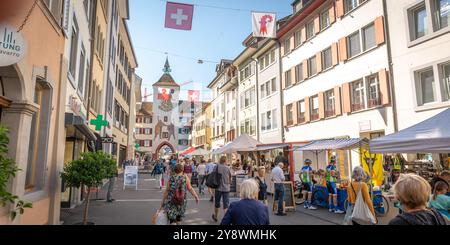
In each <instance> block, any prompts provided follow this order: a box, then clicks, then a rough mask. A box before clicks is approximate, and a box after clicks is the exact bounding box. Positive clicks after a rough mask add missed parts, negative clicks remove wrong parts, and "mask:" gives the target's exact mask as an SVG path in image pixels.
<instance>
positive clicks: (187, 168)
mask: <svg viewBox="0 0 450 245" xmlns="http://www.w3.org/2000/svg"><path fill="white" fill-rule="evenodd" d="M192 173H193V168H192V165H191V161H190V160H189V158H185V164H184V174H186V175H187V176H188V177H189V179H192Z"/></svg>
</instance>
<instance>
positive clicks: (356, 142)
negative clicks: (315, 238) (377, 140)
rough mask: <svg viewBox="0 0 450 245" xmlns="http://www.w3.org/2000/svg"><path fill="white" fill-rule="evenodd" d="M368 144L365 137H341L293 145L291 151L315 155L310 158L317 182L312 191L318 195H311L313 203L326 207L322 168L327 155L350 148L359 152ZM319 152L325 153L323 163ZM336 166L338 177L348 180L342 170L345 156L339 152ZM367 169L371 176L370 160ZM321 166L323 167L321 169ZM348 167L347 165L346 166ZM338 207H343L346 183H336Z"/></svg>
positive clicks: (325, 189)
mask: <svg viewBox="0 0 450 245" xmlns="http://www.w3.org/2000/svg"><path fill="white" fill-rule="evenodd" d="M368 146H369V140H368V139H366V138H342V139H331V140H317V141H312V142H311V143H310V144H307V145H304V146H298V147H294V148H293V151H303V152H306V151H307V152H313V153H314V155H315V159H311V160H312V161H313V162H315V165H313V167H315V170H316V174H315V175H314V179H315V180H316V181H317V183H316V184H315V186H314V190H313V193H315V195H319V196H317V197H313V198H314V199H315V200H316V201H317V203H315V205H318V206H323V207H327V205H328V204H327V201H326V200H327V199H328V190H327V187H326V181H325V176H324V173H325V171H324V170H323V169H324V168H325V167H326V165H327V164H328V162H329V156H331V154H332V152H335V153H338V152H341V153H342V152H343V151H350V150H359V152H362V149H363V148H368ZM319 153H326V157H325V159H324V162H323V163H320V162H319V161H320V159H323V158H319ZM337 155H338V157H337V168H338V171H339V172H340V175H339V179H340V180H343V179H344V180H347V181H348V180H350V176H346V174H345V173H346V172H348V171H343V170H344V169H345V166H346V165H347V163H345V162H344V161H345V159H346V158H345V157H339V154H337ZM369 165H370V166H369V171H370V176H372V164H371V161H369ZM322 167H323V169H321V168H322ZM347 168H348V167H347ZM337 187H338V208H340V209H341V210H343V209H344V202H345V200H346V199H347V190H346V183H345V182H344V183H338V185H337Z"/></svg>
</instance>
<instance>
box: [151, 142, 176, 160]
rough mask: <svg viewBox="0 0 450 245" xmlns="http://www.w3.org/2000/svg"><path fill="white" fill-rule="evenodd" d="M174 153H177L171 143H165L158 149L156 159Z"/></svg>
mask: <svg viewBox="0 0 450 245" xmlns="http://www.w3.org/2000/svg"><path fill="white" fill-rule="evenodd" d="M174 153H176V151H175V148H174V147H173V146H172V145H171V144H170V143H169V142H163V143H161V144H160V145H159V146H158V147H157V148H156V150H155V155H154V158H155V159H158V158H161V157H164V156H170V155H172V154H174Z"/></svg>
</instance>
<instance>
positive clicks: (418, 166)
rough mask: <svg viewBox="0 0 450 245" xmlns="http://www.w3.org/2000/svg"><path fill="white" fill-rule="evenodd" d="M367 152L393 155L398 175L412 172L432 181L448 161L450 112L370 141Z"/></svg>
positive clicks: (449, 110) (444, 112)
mask: <svg viewBox="0 0 450 245" xmlns="http://www.w3.org/2000/svg"><path fill="white" fill-rule="evenodd" d="M370 151H371V152H373V153H383V154H407V157H406V158H407V159H410V160H409V161H408V160H407V159H405V158H404V157H403V156H393V158H394V160H396V161H400V162H401V164H400V165H401V166H400V167H399V170H400V171H401V172H410V173H411V172H414V173H417V174H419V175H421V176H422V177H424V178H425V179H427V180H431V178H433V177H434V176H435V175H436V174H438V173H439V172H440V171H442V170H448V169H449V162H450V158H449V157H450V155H449V153H450V109H447V110H445V111H443V112H441V113H439V114H438V115H436V116H434V117H431V118H429V119H427V120H425V121H423V122H421V123H419V124H416V125H414V126H412V127H409V128H407V129H404V130H401V131H399V132H397V133H394V134H391V135H387V136H385V137H381V138H377V139H374V140H371V141H370Z"/></svg>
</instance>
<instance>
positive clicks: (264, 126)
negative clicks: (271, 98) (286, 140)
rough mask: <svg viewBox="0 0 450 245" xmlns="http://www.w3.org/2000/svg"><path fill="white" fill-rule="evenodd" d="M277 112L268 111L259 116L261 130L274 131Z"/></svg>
mask: <svg viewBox="0 0 450 245" xmlns="http://www.w3.org/2000/svg"><path fill="white" fill-rule="evenodd" d="M276 111H277V110H270V111H267V112H265V113H263V114H261V130H262V131H269V130H273V129H276V128H277V127H278V126H277V121H276V120H277V118H276Z"/></svg>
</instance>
